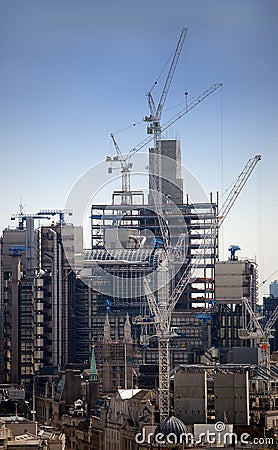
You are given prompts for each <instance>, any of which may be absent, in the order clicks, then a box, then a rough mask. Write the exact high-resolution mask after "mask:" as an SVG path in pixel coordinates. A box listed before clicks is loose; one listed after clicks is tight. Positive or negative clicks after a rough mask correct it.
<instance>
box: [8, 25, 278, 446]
mask: <svg viewBox="0 0 278 450" xmlns="http://www.w3.org/2000/svg"><path fill="white" fill-rule="evenodd" d="M186 32H187V29H183V30H182V32H181V35H180V38H179V41H178V44H177V47H176V49H175V52H174V56H173V59H172V61H171V64H170V68H169V72H168V75H167V77H166V81H165V84H164V87H163V89H162V93H161V97H160V100H159V102H158V104H157V106H156V105H155V102H154V99H153V97H152V94H151V93H148V105H149V108H150V111H149V115H147V116H146V117H145V118H144V121H145V122H146V124H147V138H146V139H144V141H143V142H142V143H141V144H139V145H138V146H137V147H134V148H133V149H132V150H131V151H130V152H129V153H128V154H122V152H121V150H120V148H119V146H118V144H117V142H116V139H115V137H114V135H112V136H111V137H112V141H113V144H114V147H115V151H116V155H115V157H112V158H111V157H107V163H108V164H107V167H108V171H109V172H110V173H112V171H113V170H114V167H117V168H120V171H121V175H122V186H121V189H119V190H115V191H113V192H112V195H111V202H110V203H109V204H98V203H94V204H92V205H91V207H90V221H91V230H90V231H91V247H90V248H88V249H84V248H83V235H82V227H81V226H79V225H74V224H73V220H72V219H71V216H72V213H74V212H72V210H69V209H65V210H63V209H61V210H41V211H38V212H37V213H35V214H25V212H24V211H23V210H20V211H19V213H18V214H15V215H14V216H13V217H12V219H14V220H18V224H17V226H16V227H15V228H7V229H5V230H4V232H3V236H2V238H1V265H0V271H1V290H0V293H1V297H0V304H1V309H0V311H1V313H0V314H1V316H0V327H1V328H0V358H1V360H0V367H1V373H0V378H1V382H2V383H5V384H15V385H21V386H23V387H24V388H25V389H26V391H27V392H29V394H30V398H32V399H33V402H34V403H35V402H36V397H37V402H38V405H39V407H40V410H39V414H40V420H41V421H47V420H49V418H50V417H51V414H54V416H55V414H56V412H55V408H54V406H53V404H54V403H53V404H52V403H51V401H50V399H51V398H52V399H53V402H54V401H56V402H57V392H58V391H57V386H59V387H60V388H61V385H62V384H63V383H65V379H66V378H65V377H64V378H63V380H64V381H63V383H61V381H59V382H57V380H58V377H59V373H60V372H61V371H65V370H70V369H74V370H75V369H76V370H77V368H78V369H80V370H84V369H85V368H86V367H87V368H88V367H89V366H90V364H91V366H90V367H91V372H90V377H91V378H89V381H88V383H90V382H92V383H95V384H96V383H97V384H98V387H97V393H95V394H94V395H95V398H94V400H97V399H99V400H98V401H99V405H100V404H101V405H102V406H99V408H97V407H96V406H93V403H92V399H91V405H90V408H89V409H88V411H87V419H88V417H89V419H88V423H89V430H90V431H89V434H90V433H91V436H94V438H92V441H91V444H90V446H87V447H86V446H85V444H84V442H83V444H84V447H83V446H82V445H83V444H82V445H81V444H80V443H79V444H78V445H79V446H77V447H75V448H80V449H81V448H82V449H83V448H88V449H89V448H90V449H98V448H99V449H101V448H103V449H109V448H111V449H116V448H119V449H127V448H134V449H139V448H156V447H157V445H156V444H155V442H153V444H152V445H153V447H151V446H150V445H149V444H150V443H149V442H148V441H147V439H146V440H145V442H144V443H143V444H140V446H139V444H137V443H135V441H134V439H135V438H134V435H135V431H138V430H142V429H143V427H144V426H146V424H147V425H149V426H152V428H150V429H151V430H153V431H154V430H156V429H157V427H158V426H159V424H160V426H161V424H162V423H164V425H165V424H167V423H170V422H171V423H172V422H173V417H174V418H175V419H177V420H179V421H181V422H182V423H183V424H184V425H185V426H186V427H187V426H188V427H189V428H187V431H188V430H189V429H190V430H191V431H192V430H193V428H192V427H194V426H195V425H196V424H203V425H204V424H208V425H209V424H216V423H218V422H221V423H223V424H225V426H227V427H228V425H229V426H230V425H231V426H234V427H235V429H236V427H238V428H237V429H240V427H243V428H244V427H247V428H246V429H247V430H249V431H248V432H250V430H251V428H252V427H253V428H254V427H256V426H257V427H259V429H260V430H272V431H273V433H275V432H276V430H277V429H278V364H277V363H276V353H275V352H277V350H278V339H276V337H275V329H277V328H276V321H277V318H278V298H277V295H276V296H275V295H270V297H269V298H265V299H264V302H263V305H262V306H261V307H260V305H259V298H258V289H259V282H258V269H259V268H258V267H257V263H256V261H254V260H252V259H251V258H243V259H241V258H240V256H239V254H240V253H239V252H240V247H239V246H237V245H231V246H230V247H229V249H227V258H226V259H225V260H220V258H219V233H220V229H221V227H222V224H223V222H224V221H225V219H226V217H227V216H228V214H230V213H231V214H232V207H233V205H234V203H235V202H236V200H237V198H238V196H239V195H240V193H241V191H242V190H243V189H244V186H245V184H246V183H247V182H248V179H249V177H250V176H251V174H252V172H253V171H254V169H255V167H256V166H257V164H258V163H259V162H260V160H261V156H260V155H255V156H252V157H251V158H250V159H249V160H248V161H247V163H246V165H245V167H243V169H242V171H241V173H240V174H238V176H237V178H236V181H235V183H234V184H233V186H232V187H231V188H230V191H229V192H228V194H227V196H226V200H225V201H223V202H222V203H221V205H220V202H219V195H218V193H215V194H213V193H210V194H209V195H208V196H207V200H206V201H203V200H202V201H200V202H199V203H198V202H196V201H194V202H193V201H192V199H191V197H190V193H189V192H188V186H184V180H183V176H182V170H181V166H182V161H181V154H182V149H181V143H180V141H179V140H178V139H163V137H162V133H163V132H164V131H165V130H166V129H168V128H169V127H171V126H172V125H173V124H174V123H175V122H176V121H178V120H180V119H181V118H182V117H183V116H184V115H185V114H187V113H189V112H190V111H191V110H192V109H193V108H195V107H197V106H199V105H200V104H201V103H202V102H203V101H205V100H206V99H207V97H209V96H210V95H212V94H213V93H214V92H215V91H217V90H218V89H221V84H220V83H219V84H214V85H213V86H212V87H210V88H209V89H207V90H206V91H204V92H203V93H202V94H201V95H200V96H199V97H197V98H195V100H194V101H192V103H188V104H187V105H186V107H185V108H184V109H183V110H181V111H180V113H178V114H176V115H175V116H174V117H173V118H172V119H171V120H170V121H169V122H167V123H166V124H165V125H163V124H161V117H162V112H163V107H164V103H165V101H166V98H167V94H168V91H169V89H170V86H171V82H172V80H173V77H174V73H175V68H176V65H177V63H178V60H179V57H180V54H181V51H182V47H183V43H184V40H185V37H186ZM200 107H201V106H200ZM149 143H150V145H151V148H150V149H149V153H148V158H149V162H148V186H147V187H146V186H145V187H144V189H143V187H142V190H140V189H136V190H133V189H132V186H131V185H132V168H133V163H132V158H133V156H134V155H135V154H136V153H137V152H139V151H140V150H141V149H142V148H144V147H145V146H146V145H148V144H149ZM235 175H237V174H235ZM146 188H148V193H147V195H146V192H145V190H146ZM57 217H58V221H57V222H55V221H54V219H55V218H57ZM37 221H39V226H36V223H37ZM41 221H46V223H47V224H43V225H42V224H41ZM50 221H52V223H50ZM273 289H274V287H273ZM92 348H93V351H92ZM94 358H95V360H94ZM92 367H93V369H92ZM59 380H60V379H59ZM56 382H57V383H58V384H57V386H56V384H55V383H56ZM59 383H60V384H59ZM80 383H81V382H80ZM52 386H53V387H52ZM55 386H56V387H55ZM63 386H64V384H63ZM55 389H56V391H55ZM80 389H81V388H80ZM54 391H55V392H54ZM61 392H62V391H61ZM124 392H125V393H124ZM150 392H153V393H154V398H151V394H150ZM55 395H56V397H55ZM125 395H126V397H125ZM140 396H141V397H140ZM55 398H56V400H55ZM61 398H62V394H61ZM111 398H112V400H111ZM100 399H102V403H100ZM75 400H77V399H75ZM124 401H126V402H130V403H129V407H130V409H128V408H127V407H126V409H125V414H126V417H128V419H125V420H126V421H127V420H129V419H130V417H129V416H128V414H131V413H130V411H134V417H135V415H136V413H135V410H136V408H137V410H138V411H139V410H140V411H141V409H140V408H141V407H142V405H143V404H144V408H147V406H146V405H149V408H150V409H149V410H148V414H147V413H146V412H142V411H143V410H142V411H141V413H142V415H141V416H140V417H139V416H138V417H137V416H136V417H137V419H136V420H135V419H134V421H133V425H132V426H131V425H130V424H129V426H128V427H127V428H125V429H127V430H128V432H129V434H127V435H125V437H124V439H125V441H121V440H120V439H122V438H121V437H120V436H121V433H122V431H121V430H122V429H123V428H124V426H126V422H125V420H124V418H123V415H124V413H123V411H124V406H119V405H122V404H124ZM105 402H106V403H105ZM107 402H108V403H107ZM109 402H110V403H109ZM113 402H114V403H113ZM121 402H122V403H121ZM132 402H133V403H132ZM136 402H137V403H138V404H137V403H136ZM96 404H97V403H96ZM112 404H113V405H114V410H113V408H112V406H111V405H112ZM105 405H106V406H105ZM107 405H108V406H107ZM109 405H110V406H109ZM125 405H127V403H125ZM135 405H137V406H135ZM57 408H58V407H57ZM105 408H106V409H105ZM115 408H119V411H120V412H119V414H118V416H117V415H116V412H115V411H116V409H115ZM121 408H122V409H121ZM33 410H35V405H33ZM73 411H75V410H73ZM138 411H137V412H138ZM144 411H145V409H144ZM63 413H64V414H67V412H66V411H65V409H63ZM141 413H140V414H141ZM145 413H146V415H148V421H147V422H144V421H143V418H142V417H143V416H144V414H145ZM59 414H60V413H57V423H58V422H59V420H60V417H59ZM74 414H75V412H73V413H72V415H74ZM105 414H107V415H106V416H105V418H104V415H105ZM109 414H110V415H109ZM113 414H114V416H115V417H114V416H113ZM138 414H139V413H138ZM55 417H56V416H55ZM61 417H62V413H61ZM80 417H82V418H83V415H82V414H81V413H80ZM113 417H114V419H113ZM112 419H113V420H112ZM67 420H68V422H67V424H68V425H67V426H68V429H70V427H74V426H75V425H71V420H70V419H69V418H67ZM80 420H81V419H80ZM82 420H83V419H82ZM84 421H85V418H84ZM167 421H168V422H167ZM177 423H178V422H176V423H175V424H174V425H173V427H174V428H167V433H181V432H182V430H183V428H181V429H179V431H177V428H175V427H177ZM101 424H102V425H101ZM190 427H191V428H190ZM248 427H249V428H248ZM243 428H242V429H243ZM71 429H72V428H71ZM80 430H81V428H80ZM105 430H106V431H105ZM107 430H110V431H111V430H112V431H113V433H115V435H113V436H114V438H112V437H111V436H112V434H111V435H109V436H108V435H107V436H108V437H106V438H105V437H104V436H105V433H108V431H107ZM112 431H111V433H112ZM160 431H161V429H160ZM222 431H223V430H222ZM80 433H81V431H80ZM82 433H83V435H82V436H83V437H82V439H83V441H85V440H86V439H85V437H84V433H85V432H83V431H82ZM162 433H164V434H167V433H166V431H165V429H162ZM115 436H116V437H115ZM75 439H76V437H75ZM80 439H81V438H80ZM82 439H81V440H82ZM105 439H106V441H105ZM109 439H110V441H109ZM113 439H114V440H113ZM115 439H116V440H115ZM108 441H109V442H111V443H110V444H108V443H107V442H108ZM80 442H81V441H80ZM92 442H95V443H94V444H93V443H92ZM105 442H106V444H105ZM115 442H121V444H119V446H115V445H116V444H115ZM131 442H132V445H133V447H129V446H128V445H131ZM71 445H72V444H71ZM109 445H110V446H109ZM113 445H114V446H113ZM117 445H118V444H117ZM219 446H222V444H221V445H219ZM191 447H193V445H192V446H191ZM68 448H74V446H73V447H68ZM183 448H185V447H183ZM188 448H189V447H188ZM258 448H259V447H258ZM260 448H262V447H260ZM273 448H277V447H273Z"/></svg>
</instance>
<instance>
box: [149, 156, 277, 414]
mask: <svg viewBox="0 0 278 450" xmlns="http://www.w3.org/2000/svg"><path fill="white" fill-rule="evenodd" d="M260 160H261V156H260V155H256V156H255V157H254V158H251V159H250V160H249V161H248V162H247V164H246V166H245V167H244V169H243V171H242V172H241V173H240V175H239V176H238V178H237V180H236V182H235V183H234V185H233V187H232V189H231V191H230V194H229V195H228V197H227V201H226V202H225V203H224V205H223V207H222V209H221V211H220V216H218V217H216V218H215V221H212V222H211V226H210V227H209V228H208V229H207V231H206V232H205V236H204V237H203V243H202V245H200V246H199V252H198V253H197V254H196V255H195V258H194V260H191V262H190V263H189V264H188V265H187V266H186V267H185V269H184V271H183V274H182V276H181V278H180V280H179V282H178V283H177V285H176V287H175V288H174V289H173V292H172V293H171V295H168V292H167V286H164V289H160V292H159V291H158V293H157V297H156V296H155V295H154V293H153V291H152V289H151V287H150V284H149V280H148V277H145V278H144V281H143V283H144V289H145V295H146V299H147V302H148V306H149V309H150V313H151V315H152V317H153V321H154V325H155V329H156V334H157V339H158V361H159V387H160V390H159V408H160V414H161V417H162V418H164V417H166V416H167V415H168V413H169V398H170V344H169V340H170V337H171V329H170V324H171V315H172V312H173V311H174V309H175V306H176V304H177V302H178V301H179V298H180V296H181V294H182V293H183V291H184V289H185V287H186V285H187V284H188V283H189V282H190V280H191V279H192V278H193V276H194V272H195V270H196V269H197V268H198V267H199V264H200V262H201V260H202V258H203V256H204V252H205V251H206V250H207V248H208V247H209V245H210V243H211V242H212V240H213V239H215V237H216V233H217V230H218V229H219V227H220V226H221V225H222V224H223V221H224V220H225V218H226V217H227V214H228V212H229V211H230V210H231V208H232V206H233V204H234V203H235V201H236V199H237V197H238V195H239V193H240V192H241V190H242V189H243V187H244V185H245V183H246V182H247V180H248V178H249V176H250V175H251V173H252V171H253V170H254V168H255V166H256V164H257V162H258V161H260ZM151 178H152V177H151ZM151 188H152V191H153V192H152V195H153V200H154V203H155V206H156V211H157V214H158V215H160V216H161V220H159V224H160V230H161V234H162V237H163V241H164V243H165V252H166V258H165V260H164V261H163V262H162V264H161V270H162V272H163V271H164V273H165V275H166V273H167V268H168V264H169V261H171V259H172V256H173V254H175V253H178V251H179V247H181V246H182V244H183V239H184V237H183V236H182V237H181V239H179V240H178V242H177V244H176V246H175V247H173V248H172V247H171V245H170V242H169V236H168V232H167V228H166V226H165V223H164V221H163V223H162V217H163V215H162V214H163V211H162V205H161V203H160V202H159V199H158V196H157V185H156V184H155V183H154V182H151ZM219 219H220V220H219ZM184 236H186V235H184ZM165 284H167V278H166V276H165ZM161 294H162V295H161ZM245 303H246V305H247V308H248V309H249V313H250V317H252V319H253V323H256V328H257V329H258V330H259V332H260V337H263V338H265V333H269V332H270V329H271V327H272V326H273V323H274V322H273V320H274V321H275V320H276V319H277V317H278V307H277V311H275V312H274V315H273V319H272V320H269V321H268V323H267V325H266V328H265V332H264V331H263V330H262V328H261V326H260V323H259V322H258V320H257V318H256V316H255V314H254V311H253V309H252V308H251V306H250V304H249V303H248V302H245ZM248 339H250V337H248ZM263 348H264V347H263Z"/></svg>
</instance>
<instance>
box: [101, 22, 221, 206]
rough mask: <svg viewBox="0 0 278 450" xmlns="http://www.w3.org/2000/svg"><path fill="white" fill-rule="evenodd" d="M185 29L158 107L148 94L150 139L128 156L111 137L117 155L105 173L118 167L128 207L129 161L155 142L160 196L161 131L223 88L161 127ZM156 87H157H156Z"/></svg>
mask: <svg viewBox="0 0 278 450" xmlns="http://www.w3.org/2000/svg"><path fill="white" fill-rule="evenodd" d="M186 34H187V28H183V29H182V31H181V34H180V37H179V40H178V43H177V46H176V50H175V52H174V55H173V58H172V62H171V65H170V69H169V72H168V75H167V77H166V81H165V84H164V87H163V90H162V93H161V97H160V100H159V102H158V105H157V107H156V106H155V102H154V99H153V96H152V94H151V91H149V92H148V93H147V98H148V104H149V108H150V115H149V116H145V117H144V119H143V120H144V121H145V122H148V127H147V133H148V134H151V135H152V136H151V137H147V138H146V139H144V140H143V141H142V142H141V143H139V144H138V145H137V146H136V147H134V148H132V149H131V150H130V152H129V153H127V154H126V155H123V153H122V152H121V150H120V148H119V146H118V144H117V142H116V140H115V137H114V135H113V134H111V138H112V141H113V144H114V147H115V150H116V153H117V155H116V156H114V157H111V156H107V157H106V162H109V163H110V164H111V166H110V167H109V168H108V172H110V173H111V172H112V170H113V168H112V164H113V163H120V166H121V172H122V191H123V193H127V194H126V195H124V196H123V201H126V202H127V204H130V203H131V195H128V192H130V169H131V168H132V163H131V162H130V160H131V158H132V157H133V155H134V154H135V153H137V152H138V151H139V150H141V149H142V148H144V147H145V146H146V145H147V144H149V143H150V142H151V141H152V140H154V149H155V152H156V157H155V158H154V168H155V170H154V173H155V175H157V176H158V192H161V158H160V154H161V134H162V132H163V131H165V130H167V129H168V128H169V127H170V126H171V125H173V124H174V123H175V122H177V121H178V120H179V119H180V118H181V117H183V116H184V115H185V114H187V113H188V112H189V111H191V109H193V108H194V107H195V106H197V105H198V104H199V103H201V102H202V101H203V100H204V99H205V98H206V97H208V96H209V95H210V94H212V93H213V92H214V91H215V90H216V89H218V88H219V87H220V86H222V84H220V83H219V84H214V85H213V86H211V87H210V88H209V89H208V90H206V91H204V92H203V93H202V94H201V95H199V96H198V97H197V98H196V99H195V100H194V101H192V103H190V104H189V105H186V107H185V108H183V109H182V110H181V111H180V112H179V113H177V114H176V115H175V116H174V117H172V118H171V119H170V120H169V121H168V122H167V123H166V124H164V125H161V123H160V121H161V115H162V111H163V107H164V104H165V101H166V98H167V95H168V92H169V89H170V86H171V83H172V80H173V77H174V73H175V70H176V67H177V63H178V60H179V57H180V54H181V51H182V48H183V44H184V40H185V38H186ZM155 84H156V83H155Z"/></svg>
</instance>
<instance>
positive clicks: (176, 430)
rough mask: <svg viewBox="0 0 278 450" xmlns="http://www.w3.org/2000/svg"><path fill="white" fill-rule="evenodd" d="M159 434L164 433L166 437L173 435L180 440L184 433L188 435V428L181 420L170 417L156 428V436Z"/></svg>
mask: <svg viewBox="0 0 278 450" xmlns="http://www.w3.org/2000/svg"><path fill="white" fill-rule="evenodd" d="M158 433H162V434H163V435H164V436H165V437H166V436H167V435H169V434H170V433H173V434H174V435H175V436H177V438H179V437H180V435H181V434H182V433H186V427H185V425H184V423H183V422H182V421H181V420H180V419H178V418H177V417H175V416H171V415H170V416H167V417H165V419H163V420H162V421H161V422H160V424H159V425H158V426H157V427H156V430H155V435H156V434H158Z"/></svg>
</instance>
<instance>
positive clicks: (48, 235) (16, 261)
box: [0, 223, 82, 387]
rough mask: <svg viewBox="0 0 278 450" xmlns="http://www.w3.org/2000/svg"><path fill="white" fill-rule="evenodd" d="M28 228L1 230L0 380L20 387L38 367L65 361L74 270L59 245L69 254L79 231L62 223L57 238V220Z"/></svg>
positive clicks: (25, 383)
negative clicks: (53, 222)
mask: <svg viewBox="0 0 278 450" xmlns="http://www.w3.org/2000/svg"><path fill="white" fill-rule="evenodd" d="M32 226H33V224H32V223H31V230H30V223H29V224H28V225H27V223H26V228H25V227H24V226H23V225H22V224H21V226H20V227H18V228H15V229H6V230H4V232H3V236H2V238H1V257H0V259H1V286H0V300H1V329H0V338H1V339H0V346H1V352H0V353H1V358H2V355H3V360H2V361H1V368H2V373H1V380H2V382H8V383H15V384H23V385H25V386H26V387H29V386H30V383H31V382H32V379H33V375H34V373H36V372H38V371H39V370H40V369H41V368H42V367H43V366H49V365H52V366H53V365H54V366H57V367H62V366H64V365H65V364H66V363H67V362H69V360H70V354H71V349H70V347H69V334H70V331H71V329H70V314H69V311H70V308H71V307H72V304H73V303H74V299H73V298H74V297H75V293H74V292H73V290H72V289H71V287H72V284H73V281H72V280H73V278H75V274H74V273H73V270H72V268H71V266H70V265H69V262H68V259H67V258H66V257H65V248H67V254H68V255H71V256H72V257H73V255H74V253H75V251H81V248H82V241H81V240H80V239H75V240H74V234H76V232H79V231H80V230H79V229H76V228H75V227H73V226H72V225H63V233H64V238H63V240H62V236H61V226H62V225H61V224H60V223H59V224H56V225H54V224H52V225H51V226H44V227H41V228H39V229H38V230H37V231H36V232H35V230H33V229H32ZM30 236H31V237H32V239H31V238H30ZM78 243H79V244H78ZM77 245H80V246H81V247H80V248H79V249H78V248H77V247H76V246H77ZM74 246H75V247H76V248H74ZM71 314H72V313H71Z"/></svg>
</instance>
